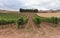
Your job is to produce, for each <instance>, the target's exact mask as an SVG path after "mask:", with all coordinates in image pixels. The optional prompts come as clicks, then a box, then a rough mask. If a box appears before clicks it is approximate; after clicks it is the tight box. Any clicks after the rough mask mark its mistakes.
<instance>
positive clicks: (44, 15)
mask: <svg viewBox="0 0 60 38" xmlns="http://www.w3.org/2000/svg"><path fill="white" fill-rule="evenodd" d="M37 15H39V16H43V17H52V16H53V17H60V13H37Z"/></svg>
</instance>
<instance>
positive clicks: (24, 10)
mask: <svg viewBox="0 0 60 38" xmlns="http://www.w3.org/2000/svg"><path fill="white" fill-rule="evenodd" d="M19 11H20V12H38V9H22V8H20V10H19Z"/></svg>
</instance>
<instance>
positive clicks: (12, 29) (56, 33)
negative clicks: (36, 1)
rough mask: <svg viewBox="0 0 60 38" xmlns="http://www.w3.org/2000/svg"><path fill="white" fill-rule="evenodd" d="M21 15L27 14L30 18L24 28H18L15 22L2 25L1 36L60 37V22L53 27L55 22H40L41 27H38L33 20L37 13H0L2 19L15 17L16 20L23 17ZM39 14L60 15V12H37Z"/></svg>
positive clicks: (14, 37) (20, 37)
mask: <svg viewBox="0 0 60 38" xmlns="http://www.w3.org/2000/svg"><path fill="white" fill-rule="evenodd" d="M10 15H11V16H10ZM20 15H23V16H27V18H28V19H29V20H28V22H27V23H26V24H24V26H23V28H19V29H16V24H15V22H14V23H12V24H6V25H1V26H0V27H2V28H0V38H60V23H58V24H57V27H53V25H54V24H52V23H48V22H42V23H41V24H39V26H40V27H37V26H36V25H35V23H34V22H33V20H32V17H33V16H34V15H35V14H34V13H30V14H29V13H25V14H21V13H11V14H9V13H7V14H4V13H2V14H0V19H1V18H2V19H3V18H5V19H6V20H9V19H10V20H12V19H13V20H14V21H15V20H17V19H18V18H20V17H21V16H20ZM37 15H39V16H42V17H51V16H54V17H60V16H59V15H60V13H39V14H38V13H37ZM10 20H9V21H10ZM9 23H10V22H9Z"/></svg>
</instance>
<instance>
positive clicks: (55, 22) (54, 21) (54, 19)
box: [51, 17, 59, 24]
mask: <svg viewBox="0 0 60 38" xmlns="http://www.w3.org/2000/svg"><path fill="white" fill-rule="evenodd" d="M51 22H52V23H53V24H58V22H59V21H58V18H57V17H51Z"/></svg>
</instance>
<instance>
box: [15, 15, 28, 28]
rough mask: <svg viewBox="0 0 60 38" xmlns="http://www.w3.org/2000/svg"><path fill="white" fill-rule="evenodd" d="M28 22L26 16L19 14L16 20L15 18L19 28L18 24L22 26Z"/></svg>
mask: <svg viewBox="0 0 60 38" xmlns="http://www.w3.org/2000/svg"><path fill="white" fill-rule="evenodd" d="M27 22H28V18H27V17H24V16H21V17H20V18H19V19H18V20H17V22H16V23H17V26H16V27H17V28H19V26H23V25H24V24H26V23H27Z"/></svg>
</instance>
